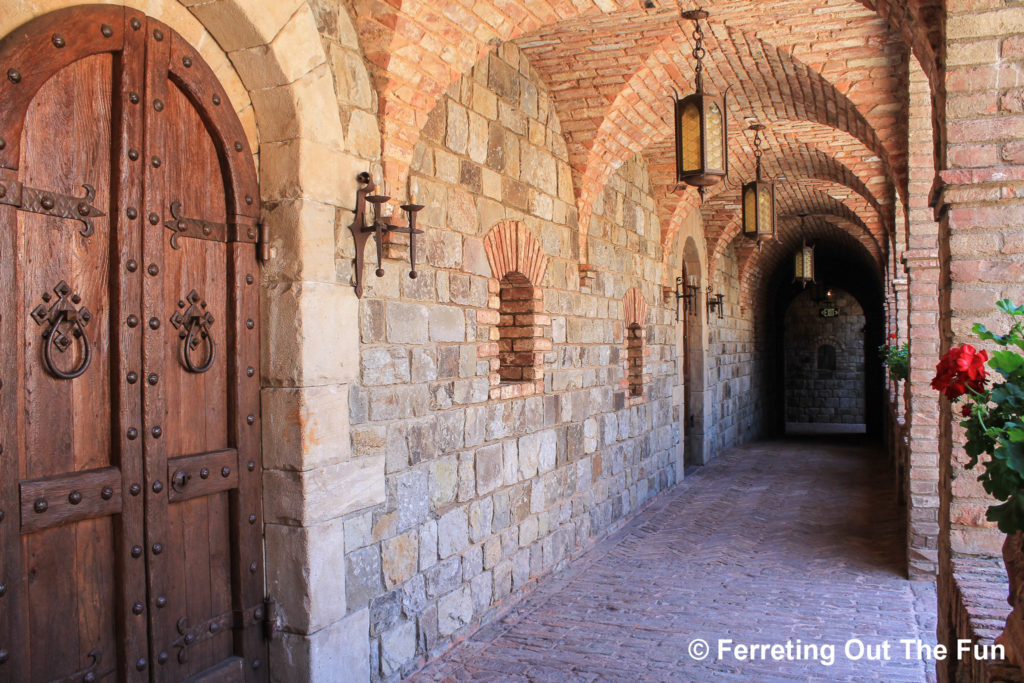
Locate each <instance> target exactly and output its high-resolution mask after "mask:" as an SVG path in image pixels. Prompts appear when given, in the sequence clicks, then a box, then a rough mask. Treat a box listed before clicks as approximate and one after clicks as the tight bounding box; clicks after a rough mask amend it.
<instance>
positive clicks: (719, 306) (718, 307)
mask: <svg viewBox="0 0 1024 683" xmlns="http://www.w3.org/2000/svg"><path fill="white" fill-rule="evenodd" d="M712 291H713V288H712V287H711V285H708V317H709V318H710V317H711V314H712V313H714V312H715V311H717V312H718V318H719V320H721V319H722V318H724V317H725V295H724V294H721V293H719V294H715V295H713V296H712V294H711V292H712Z"/></svg>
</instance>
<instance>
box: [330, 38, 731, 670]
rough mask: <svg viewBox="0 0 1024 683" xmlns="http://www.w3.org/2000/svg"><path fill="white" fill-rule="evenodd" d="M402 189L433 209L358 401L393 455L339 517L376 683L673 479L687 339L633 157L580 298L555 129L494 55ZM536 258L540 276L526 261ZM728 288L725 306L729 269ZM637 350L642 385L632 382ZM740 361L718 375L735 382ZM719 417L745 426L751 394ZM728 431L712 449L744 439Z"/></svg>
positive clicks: (379, 333) (385, 280) (371, 346)
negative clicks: (666, 290)
mask: <svg viewBox="0 0 1024 683" xmlns="http://www.w3.org/2000/svg"><path fill="white" fill-rule="evenodd" d="M411 175H412V177H414V178H415V179H416V180H417V182H418V184H419V188H420V196H419V198H418V199H419V201H420V202H421V203H423V204H425V205H427V208H426V209H425V210H424V211H423V212H422V213H421V216H420V218H421V224H422V225H423V226H424V228H425V229H426V231H427V232H426V234H425V235H424V237H423V239H422V242H421V244H422V252H421V253H422V256H421V257H420V259H419V260H420V261H421V263H418V264H417V270H418V276H417V278H416V279H410V278H408V277H407V270H408V264H407V263H402V261H401V259H405V260H407V258H408V257H407V254H408V252H407V250H406V249H405V248H404V246H403V245H402V244H400V243H393V244H391V245H389V247H388V249H389V250H388V251H387V252H386V254H385V255H386V256H387V257H388V258H387V259H386V261H385V267H384V270H385V275H384V277H382V278H376V277H374V276H373V272H372V267H368V268H367V273H366V277H367V280H366V283H367V292H366V294H365V295H364V297H363V298H362V300H361V301H360V304H359V336H360V373H359V381H358V383H357V385H356V386H355V387H354V389H353V391H352V394H351V399H352V400H351V405H350V420H351V438H352V444H353V450H354V452H355V453H357V454H360V455H362V456H367V455H372V454H379V455H380V456H382V457H384V459H385V471H386V476H385V481H386V502H385V504H384V505H381V506H377V507H374V508H370V509H367V510H365V511H363V512H360V513H357V514H354V515H352V516H350V517H348V518H347V519H346V520H345V527H346V548H345V554H344V558H345V559H344V568H345V574H346V576H345V581H344V584H345V592H346V600H347V604H348V606H349V609H350V610H359V609H362V608H365V607H366V606H368V607H369V635H370V639H371V641H370V642H371V647H370V653H371V671H372V672H373V675H374V677H376V678H379V679H381V680H390V679H393V678H395V677H397V676H400V675H402V674H403V673H405V672H408V671H410V670H411V669H412V668H414V667H415V666H416V665H417V664H418V662H419V661H421V660H422V658H423V657H425V656H427V655H429V654H430V653H434V652H437V651H438V650H439V649H440V648H442V647H444V646H445V645H446V644H447V643H449V642H450V641H451V640H452V639H453V638H457V637H458V636H459V635H460V634H462V633H464V632H465V631H466V630H467V629H468V628H471V627H472V626H473V625H474V624H476V623H478V622H479V621H480V620H481V619H482V618H483V617H484V616H485V615H487V614H488V613H489V612H491V611H493V610H494V609H496V608H497V607H498V606H500V605H502V604H503V603H504V602H505V601H506V600H507V599H508V598H509V597H510V596H512V595H514V594H517V593H519V592H520V591H522V590H523V589H524V588H526V587H528V586H529V585H530V584H532V583H533V582H535V581H537V580H538V579H539V578H540V577H542V576H544V575H545V574H547V573H548V572H550V571H551V570H553V569H555V568H557V567H559V566H561V565H562V564H563V563H564V562H566V561H567V560H568V559H569V558H570V557H572V556H573V555H574V554H577V553H579V552H580V551H581V550H582V549H584V548H586V547H588V545H589V544H590V543H591V542H592V539H594V537H595V536H598V535H600V534H603V533H605V532H607V531H608V530H609V529H610V528H612V527H613V526H614V525H615V524H616V523H617V522H620V521H621V520H623V519H625V518H626V517H627V516H629V515H630V514H632V513H633V512H635V511H636V510H637V509H638V507H639V506H640V505H641V504H643V502H644V501H646V500H648V499H649V498H650V497H651V496H653V495H654V494H656V493H657V492H659V491H662V490H664V489H665V488H666V487H668V486H670V485H672V484H673V483H675V482H676V481H677V480H678V479H679V478H680V476H681V473H680V472H679V471H677V466H676V457H677V452H678V450H679V448H680V439H681V437H682V434H681V425H680V424H679V423H678V422H677V421H675V420H673V395H674V391H675V387H676V386H677V385H678V384H679V381H680V379H679V377H680V375H679V363H680V359H679V358H678V352H677V349H678V346H679V344H680V342H681V339H680V338H679V335H680V334H681V332H680V331H679V329H678V328H677V327H676V325H675V318H674V316H675V313H674V307H672V306H670V305H668V304H667V303H666V302H665V300H664V299H663V293H662V282H663V280H664V279H665V274H664V273H663V268H664V265H663V256H664V255H663V253H662V247H661V229H662V228H661V225H660V223H659V220H658V216H657V214H656V211H655V202H654V198H653V196H652V189H651V185H650V180H649V177H648V173H647V169H646V167H645V166H644V163H643V161H642V159H640V158H636V159H633V160H631V161H629V162H628V163H626V164H624V165H623V166H622V167H621V168H620V169H619V170H618V172H617V173H616V174H615V175H614V176H612V178H611V179H610V180H609V182H608V184H607V186H606V188H605V190H604V192H603V193H602V194H601V196H600V197H599V198H598V200H597V201H596V202H595V209H594V214H593V216H592V219H591V225H590V231H589V234H588V235H587V237H586V239H587V248H588V252H589V254H590V265H591V268H590V270H589V271H588V273H589V275H590V277H588V278H587V279H586V281H584V282H581V278H580V276H579V269H578V254H579V241H578V240H579V235H578V230H577V223H576V209H575V201H574V197H573V186H572V178H571V175H570V170H569V165H568V162H567V153H566V145H565V140H564V138H563V136H562V133H561V129H560V123H559V120H558V117H557V116H556V114H555V112H554V109H553V108H552V106H551V98H550V95H549V94H548V92H546V90H545V88H544V87H543V85H542V84H541V82H540V80H539V78H538V77H537V75H536V73H535V72H534V71H533V70H532V68H531V67H530V65H529V63H528V62H527V61H526V59H525V57H524V56H523V54H522V53H521V52H520V51H518V49H517V48H515V47H514V46H513V45H511V44H506V45H504V46H502V47H501V48H500V49H498V50H497V51H495V52H494V53H492V54H490V55H488V56H486V57H484V58H483V59H482V60H481V61H480V62H479V63H478V64H477V65H476V66H475V67H474V68H473V69H472V70H471V72H470V73H468V74H467V75H466V76H465V77H463V78H462V79H461V80H459V81H458V82H456V83H455V84H453V85H452V86H451V87H450V88H449V89H448V91H447V94H446V95H445V96H444V97H443V98H441V101H440V102H439V103H438V105H437V106H436V108H435V109H434V110H433V111H432V112H431V113H430V115H429V121H428V123H427V126H426V127H425V129H424V131H423V135H422V138H421V141H420V142H419V143H418V144H417V146H416V150H415V154H414V160H413V164H412V167H411ZM403 193H404V189H401V188H400V189H394V188H393V189H392V192H391V194H393V195H398V196H399V197H401V196H402V194H403ZM510 226H511V227H510ZM496 229H497V230H498V233H495V232H494V231H495V230H496ZM496 234H498V235H499V236H500V237H495V235H496ZM534 244H536V245H539V247H540V251H541V252H542V253H541V256H542V258H543V261H544V262H545V264H546V267H544V268H535V267H534V266H533V265H531V264H534V263H536V262H537V258H536V255H535V254H534V255H531V254H533V253H534V252H533V246H532V245H534ZM524 245H525V246H524ZM351 248H352V247H351V242H350V240H349V239H348V235H347V234H344V235H342V236H341V237H340V238H339V239H338V243H337V248H336V259H337V267H338V272H339V273H349V272H350V268H351V258H352V253H351ZM372 250H373V248H372V246H371V247H370V248H369V249H368V252H367V260H368V262H369V261H371V260H373V259H374V258H375V255H373V253H372ZM499 251H503V253H504V254H505V256H501V255H500V254H498V252H499ZM517 254H518V255H517ZM516 259H519V260H520V261H521V265H519V266H514V265H510V264H512V263H515V262H517V261H516ZM726 261H727V262H728V259H726ZM668 262H669V264H670V266H671V267H672V268H673V269H681V265H680V264H679V263H678V262H677V261H676V258H675V257H670V258H669V260H668ZM495 264H502V265H497V266H496V265H495ZM495 267H498V268H499V270H501V271H502V272H498V273H496V272H494V268H495ZM507 272H516V273H519V274H520V275H521V276H524V278H525V279H524V280H523V281H521V282H520V283H519V285H518V286H517V287H516V288H515V289H517V290H518V289H524V290H525V289H529V288H530V287H532V288H534V289H536V291H535V292H531V296H530V297H526V298H522V299H519V300H521V301H528V303H530V309H531V310H530V311H528V312H527V311H523V313H524V314H525V313H528V314H529V315H530V316H531V318H530V320H526V319H525V318H523V319H522V320H520V321H518V322H517V321H516V319H515V318H514V317H510V316H513V315H515V312H512V311H506V313H505V315H501V313H502V309H501V300H502V297H503V295H502V287H503V286H504V283H506V282H507V278H506V275H507ZM723 272H732V273H733V285H732V287H733V296H734V297H735V288H736V287H737V285H736V283H735V280H736V276H735V273H736V265H735V263H732V264H731V271H730V268H729V267H726V268H723ZM530 278H533V279H536V280H539V281H537V282H533V281H532V280H530ZM526 281H530V285H529V286H527V285H525V284H524V283H525V282H526ZM734 300H735V298H734ZM673 303H674V302H673ZM502 320H504V321H505V322H511V323H513V325H511V328H512V329H511V330H510V329H509V328H508V326H503V325H502V324H501V321H502ZM634 320H635V322H636V324H638V325H639V330H638V333H637V334H635V335H634V336H632V341H631V337H630V334H629V327H628V326H629V324H630V323H631V322H634ZM730 322H732V318H730ZM519 323H521V324H519ZM510 331H511V333H512V334H515V335H519V334H520V332H522V335H521V337H522V338H523V339H528V340H529V341H530V343H531V349H530V353H532V354H534V355H535V356H536V360H537V362H538V364H539V372H538V373H537V374H536V377H537V378H539V380H538V381H531V382H523V381H514V380H510V378H509V377H506V376H504V375H503V374H502V373H500V372H498V369H499V367H500V364H501V362H502V361H501V359H502V358H503V357H504V356H503V355H501V356H499V349H500V344H499V343H500V342H501V339H502V335H503V334H505V335H507V334H509V333H510ZM527 332H529V334H526V333H527ZM735 334H737V335H740V336H742V334H743V332H736V333H735ZM517 338H518V337H517ZM730 339H732V338H731V337H730ZM638 342H640V343H642V349H641V350H640V351H634V355H633V359H634V361H636V360H637V359H638V358H639V360H640V363H641V365H640V369H641V371H640V372H636V373H634V380H635V381H639V382H641V386H638V385H637V384H635V383H634V384H633V385H631V384H630V377H629V375H628V368H629V367H630V365H629V361H630V355H629V348H630V345H631V344H633V345H635V344H637V343H638ZM729 343H730V344H732V345H735V344H736V343H737V342H732V341H730V342H729ZM730 352H733V349H732V348H731V347H730ZM637 354H640V355H639V356H638V355H637ZM745 360H746V358H740V357H736V356H734V357H733V363H734V367H732V369H731V370H722V369H719V370H717V371H718V372H719V373H722V374H723V375H724V374H725V373H733V375H735V376H737V377H738V372H739V369H740V368H741V367H742V363H743V362H744V361H745ZM634 367H636V366H634ZM734 381H736V383H737V385H739V384H741V383H742V382H743V380H741V379H736V380H734ZM524 385H526V386H527V388H526V389H524ZM631 389H633V391H631ZM737 389H739V386H737ZM727 403H728V405H730V406H731V408H730V410H732V411H735V412H738V411H740V410H742V407H741V404H742V392H739V391H738V392H737V396H736V397H735V398H734V399H732V400H731V401H729V402H727ZM733 419H734V420H738V418H733ZM738 424H739V423H738V421H737V422H736V423H735V424H734V426H733V427H732V428H730V429H729V430H727V431H723V432H722V433H721V434H720V437H719V441H718V442H717V444H716V448H717V449H721V448H725V447H727V446H728V445H731V444H732V443H736V442H737V441H738V440H739V439H741V438H744V436H745V435H744V434H743V433H741V431H740V429H739V427H738Z"/></svg>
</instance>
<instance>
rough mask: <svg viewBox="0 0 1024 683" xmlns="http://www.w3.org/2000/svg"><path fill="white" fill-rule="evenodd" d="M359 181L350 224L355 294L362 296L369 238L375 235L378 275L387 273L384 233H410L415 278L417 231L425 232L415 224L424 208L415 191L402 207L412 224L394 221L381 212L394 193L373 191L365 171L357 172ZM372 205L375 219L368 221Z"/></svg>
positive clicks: (411, 260)
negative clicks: (367, 208) (417, 201)
mask: <svg viewBox="0 0 1024 683" xmlns="http://www.w3.org/2000/svg"><path fill="white" fill-rule="evenodd" d="M356 182H358V183H359V184H360V185H361V186H362V187H360V188H359V190H358V191H357V192H356V208H355V215H356V216H355V219H354V220H353V221H352V223H351V225H349V226H348V229H349V231H350V232H351V233H352V240H353V241H354V242H355V245H356V296H357V297H360V298H361V297H362V296H363V263H364V253H365V251H366V242H367V241H368V240H369V239H370V237H371V236H373V240H374V242H375V243H376V245H377V270H376V271H374V272H375V274H376V275H377V277H384V267H383V258H384V235H385V234H387V233H399V234H403V235H408V236H409V277H410V278H412V279H414V280H415V279H416V276H417V275H418V273H417V272H416V235H422V234H423V231H422V230H418V229H417V228H416V214H417V213H419V212H420V211H422V210H423V208H424V206H423V205H422V204H416V203H414V202H415V201H416V196H415V192H411V193H410V196H409V203H408V204H402V205H401V206H400V207H399V208H401V209H402V210H403V211H405V212H406V213H407V214H409V225H407V226H403V225H393V224H392V223H390V222H388V220H387V217H385V216H383V215H382V209H383V206H384V204H386V203H387V202H388V201H389V200H390V199H391V197H389V196H387V195H386V194H373V191H374V190H376V189H377V184H376V183H374V181H373V179H372V178H371V177H370V174H369V173H367V172H366V171H363V172H362V173H360V174H359V175H357V176H356ZM367 202H369V203H370V204H372V205H373V220H372V222H371V223H370V224H369V225H367V224H366V217H367V213H366V203H367Z"/></svg>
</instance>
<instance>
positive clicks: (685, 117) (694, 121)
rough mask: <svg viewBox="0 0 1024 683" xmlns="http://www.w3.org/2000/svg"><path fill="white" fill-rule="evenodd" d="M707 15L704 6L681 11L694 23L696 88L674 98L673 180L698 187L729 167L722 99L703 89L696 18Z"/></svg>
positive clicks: (700, 35) (701, 36) (721, 175)
mask: <svg viewBox="0 0 1024 683" xmlns="http://www.w3.org/2000/svg"><path fill="white" fill-rule="evenodd" d="M707 16H708V13H707V12H705V11H704V10H694V11H692V12H684V13H683V17H684V18H686V19H690V20H692V21H693V22H694V25H695V27H696V28H695V30H694V33H693V37H694V40H695V44H696V47H695V48H694V50H693V56H694V58H695V59H696V60H697V65H696V67H695V72H696V74H697V91H696V92H695V93H693V94H692V95H687V96H686V97H684V98H682V99H678V98H677V99H676V100H675V133H676V137H675V148H676V149H675V151H676V183H677V184H684V183H685V184H686V185H692V186H694V187H700V188H704V187H708V186H710V185H714V184H716V183H718V182H719V181H720V180H722V178H724V177H725V176H726V174H727V173H728V171H729V155H728V153H727V149H726V139H727V137H728V132H729V131H728V124H727V119H726V115H725V111H726V110H725V100H724V98H721V97H717V96H715V95H711V94H709V93H706V92H704V66H703V63H702V60H703V58H704V55H705V50H704V47H703V42H704V33H703V32H702V31H701V28H700V20H701V19H706V18H707Z"/></svg>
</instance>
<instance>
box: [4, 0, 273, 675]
mask: <svg viewBox="0 0 1024 683" xmlns="http://www.w3.org/2000/svg"><path fill="white" fill-rule="evenodd" d="M258 212H259V206H258V192H257V184H256V175H255V170H254V165H253V160H252V155H251V151H250V148H249V145H248V143H247V140H246V138H245V135H244V133H243V130H242V127H241V124H240V123H239V121H238V118H237V116H236V114H235V112H234V111H233V110H232V108H231V105H230V102H229V100H228V97H227V95H226V93H225V92H224V90H223V88H222V87H221V86H220V85H219V84H218V82H217V79H216V78H215V76H214V75H213V72H212V71H211V69H210V68H209V67H208V65H207V64H206V63H205V62H204V61H203V60H202V58H201V57H200V56H199V54H198V53H197V52H196V50H195V49H193V48H192V47H191V46H190V45H189V44H188V43H187V42H186V41H184V40H183V39H182V38H181V37H180V36H179V35H178V34H176V33H175V32H174V31H173V30H171V29H170V28H168V27H167V26H164V25H162V24H161V23H159V22H157V21H155V20H153V19H151V18H148V17H146V16H145V15H143V14H141V13H139V12H136V11H133V10H130V9H127V8H124V7H118V6H109V5H108V6H99V5H94V6H81V7H75V8H72V9H67V10H61V11H58V12H54V13H52V14H48V15H45V16H43V17H41V18H39V19H36V20H33V21H32V22H30V23H28V24H26V25H24V26H22V27H21V28H19V29H18V30H16V31H15V32H13V33H12V34H10V35H8V36H6V37H5V38H4V39H3V40H2V41H0V680H2V681H19V682H20V681H101V680H147V679H152V680H174V681H178V680H184V679H189V678H193V677H194V679H195V680H259V679H263V678H265V677H266V669H267V666H266V644H265V639H264V628H263V627H264V622H265V619H266V616H267V615H266V606H265V604H264V591H263V543H262V527H263V523H262V515H261V507H262V506H261V500H260V471H261V464H260V450H259V449H260V446H259V443H260V441H259V432H260V423H259V373H258V367H259V343H258V340H259V330H258V325H257V321H258V319H259V316H258V291H257V290H258V263H257V256H256V249H257V246H258V245H257V243H258V238H259V234H258V226H257V222H256V221H257V216H258Z"/></svg>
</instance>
